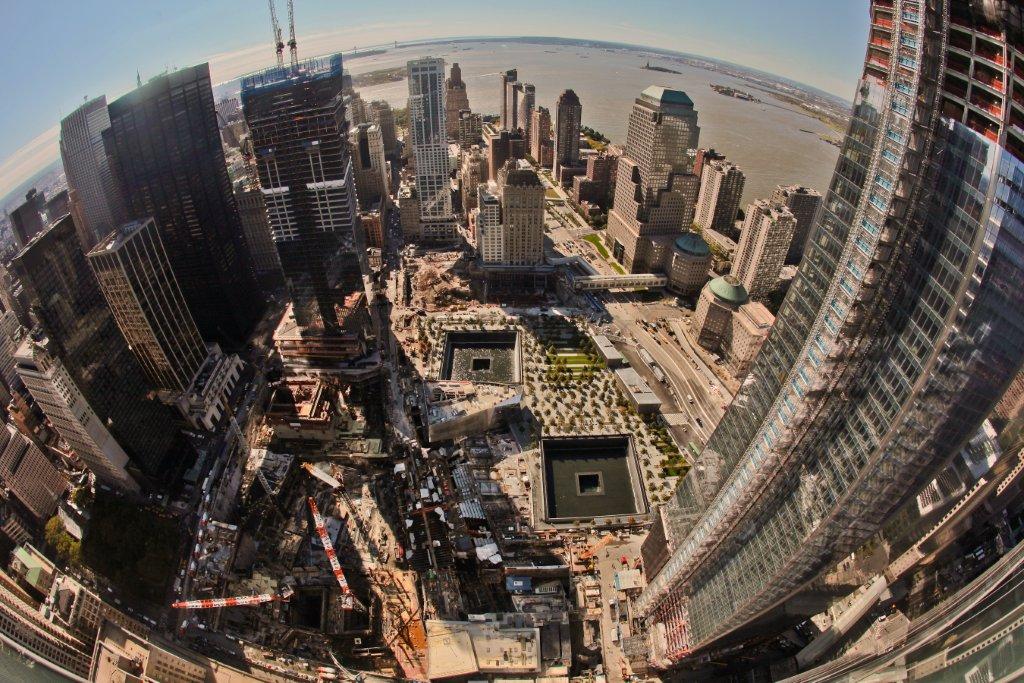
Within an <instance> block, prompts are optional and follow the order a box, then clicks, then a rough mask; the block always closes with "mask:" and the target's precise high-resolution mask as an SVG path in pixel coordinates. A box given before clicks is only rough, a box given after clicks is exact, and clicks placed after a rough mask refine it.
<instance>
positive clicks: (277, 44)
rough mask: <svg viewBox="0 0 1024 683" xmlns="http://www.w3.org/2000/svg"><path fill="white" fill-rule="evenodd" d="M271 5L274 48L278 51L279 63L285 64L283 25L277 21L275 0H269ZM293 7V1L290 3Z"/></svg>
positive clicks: (289, 5)
mask: <svg viewBox="0 0 1024 683" xmlns="http://www.w3.org/2000/svg"><path fill="white" fill-rule="evenodd" d="M267 4H269V5H270V29H271V31H272V32H273V40H274V50H275V51H276V52H277V65H278V66H284V42H283V41H282V40H281V25H280V24H278V23H277V10H276V9H274V0H267ZM288 7H289V9H291V3H290V2H289V3H288Z"/></svg>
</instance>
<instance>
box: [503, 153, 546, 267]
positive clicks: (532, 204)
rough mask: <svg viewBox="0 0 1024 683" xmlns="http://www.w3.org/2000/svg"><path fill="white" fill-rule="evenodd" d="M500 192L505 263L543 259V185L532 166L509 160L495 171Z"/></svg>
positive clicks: (529, 263)
mask: <svg viewBox="0 0 1024 683" xmlns="http://www.w3.org/2000/svg"><path fill="white" fill-rule="evenodd" d="M498 187H499V188H500V191H501V223H502V249H501V251H502V255H501V261H502V263H503V264H504V265H512V266H532V265H537V264H539V263H543V261H544V185H543V184H542V183H541V182H540V177H539V176H538V175H537V172H536V171H534V170H533V169H529V168H526V169H521V168H519V167H518V164H517V163H516V162H515V161H508V162H506V164H505V167H504V168H503V169H502V170H501V172H499V173H498Z"/></svg>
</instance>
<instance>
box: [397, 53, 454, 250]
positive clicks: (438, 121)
mask: <svg viewBox="0 0 1024 683" xmlns="http://www.w3.org/2000/svg"><path fill="white" fill-rule="evenodd" d="M408 73H409V140H410V142H411V144H412V153H413V158H414V160H415V162H416V194H417V197H418V198H419V203H420V235H421V237H422V238H423V239H424V240H428V241H444V242H446V241H450V240H452V239H454V237H455V217H454V216H453V215H452V196H451V182H450V181H449V177H448V136H447V132H446V130H447V128H446V126H445V104H444V60H443V59H441V58H439V57H424V58H422V59H414V60H412V61H410V62H409V64H408Z"/></svg>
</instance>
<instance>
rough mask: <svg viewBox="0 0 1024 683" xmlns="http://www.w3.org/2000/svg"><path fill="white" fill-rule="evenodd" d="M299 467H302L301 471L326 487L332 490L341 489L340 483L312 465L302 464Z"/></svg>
mask: <svg viewBox="0 0 1024 683" xmlns="http://www.w3.org/2000/svg"><path fill="white" fill-rule="evenodd" d="M301 467H302V469H304V470H306V471H307V472H309V473H310V475H312V476H314V477H316V478H317V479H319V480H320V481H322V482H323V483H325V484H327V485H328V486H330V487H331V488H332V489H340V488H341V487H342V483H341V482H340V481H338V480H337V479H335V478H334V477H332V476H331V475H329V474H327V473H326V472H324V471H323V470H322V469H320V468H319V467H316V466H315V465H313V464H312V463H308V462H304V463H302V465H301Z"/></svg>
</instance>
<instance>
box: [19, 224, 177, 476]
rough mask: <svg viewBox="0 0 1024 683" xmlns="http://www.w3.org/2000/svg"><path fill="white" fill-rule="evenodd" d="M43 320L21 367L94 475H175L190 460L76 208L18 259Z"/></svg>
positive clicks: (24, 377) (27, 382)
mask: <svg viewBox="0 0 1024 683" xmlns="http://www.w3.org/2000/svg"><path fill="white" fill-rule="evenodd" d="M12 265H13V268H14V270H15V272H16V273H17V274H18V277H19V279H20V280H21V283H22V285H23V286H24V287H25V290H26V292H27V293H28V296H29V299H30V300H31V302H32V314H33V316H34V317H35V319H36V321H37V322H38V328H37V330H35V331H34V334H33V336H32V337H31V338H29V339H26V340H25V343H24V344H23V345H22V348H21V349H19V352H18V357H17V359H16V369H17V371H18V374H19V375H21V378H22V380H23V381H24V383H25V386H26V387H28V389H29V392H30V393H31V394H32V396H33V398H35V399H36V402H37V403H38V404H39V406H40V408H42V410H43V412H44V413H46V416H47V417H48V418H50V422H52V423H53V425H54V428H55V429H56V430H57V431H58V433H60V435H61V436H62V437H63V438H64V439H65V440H66V441H67V442H68V443H69V444H71V446H72V448H75V450H76V453H77V454H78V455H79V456H80V457H81V458H82V459H83V460H85V461H86V462H87V463H88V464H89V465H90V467H92V468H93V469H94V470H98V471H97V476H99V477H101V478H108V479H109V480H110V481H112V482H113V483H115V484H117V485H119V486H122V487H129V488H133V485H132V483H131V482H130V480H131V479H145V478H147V477H148V478H150V480H151V481H153V482H159V483H161V484H164V485H166V484H170V483H172V481H173V477H174V476H175V475H176V474H177V473H178V472H180V471H181V469H182V468H183V467H184V466H186V465H187V464H188V463H187V462H185V461H184V455H185V453H184V452H183V450H182V446H181V443H180V442H179V439H178V436H179V435H178V426H177V424H176V423H175V418H174V416H173V414H172V413H171V411H170V409H168V408H167V407H166V406H164V405H162V404H161V403H159V402H158V401H157V400H156V399H155V398H153V397H152V396H151V393H152V389H151V387H150V385H149V384H148V383H147V382H146V379H145V376H144V374H143V371H142V368H141V367H140V366H139V363H138V361H137V360H136V359H135V357H134V356H133V355H132V352H131V351H130V350H129V348H128V345H127V344H126V343H125V340H124V337H123V336H122V334H121V331H120V330H119V329H118V328H117V324H116V323H115V321H114V318H113V316H112V315H111V313H110V309H109V308H108V306H107V302H106V300H104V298H103V295H102V293H101V292H100V288H99V286H98V284H97V282H96V277H95V276H94V275H93V272H92V271H91V270H90V269H89V264H88V263H87V262H86V258H85V255H84V254H83V253H82V247H81V245H80V244H79V242H78V236H77V234H76V232H75V226H74V222H73V220H72V218H71V217H70V216H68V217H66V218H64V219H62V220H61V221H59V222H58V223H57V224H56V225H54V226H52V227H50V228H48V229H47V230H46V232H44V233H43V234H42V235H40V236H39V238H37V239H36V240H35V241H34V242H33V243H32V245H31V246H30V247H29V248H28V249H25V250H24V251H22V252H21V253H20V254H19V255H18V256H17V258H15V259H14V261H13V262H12Z"/></svg>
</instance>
